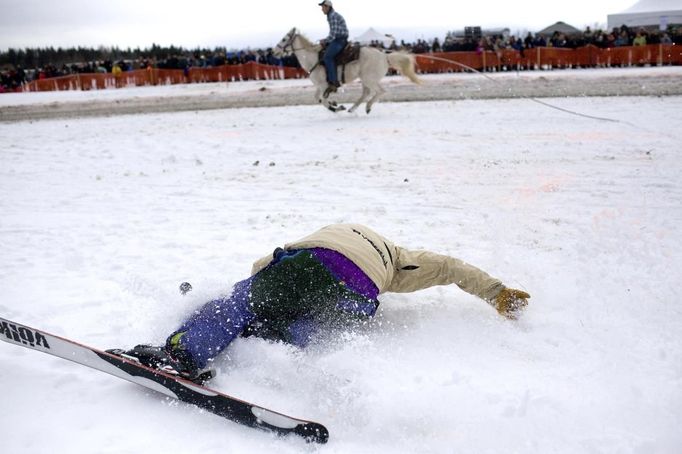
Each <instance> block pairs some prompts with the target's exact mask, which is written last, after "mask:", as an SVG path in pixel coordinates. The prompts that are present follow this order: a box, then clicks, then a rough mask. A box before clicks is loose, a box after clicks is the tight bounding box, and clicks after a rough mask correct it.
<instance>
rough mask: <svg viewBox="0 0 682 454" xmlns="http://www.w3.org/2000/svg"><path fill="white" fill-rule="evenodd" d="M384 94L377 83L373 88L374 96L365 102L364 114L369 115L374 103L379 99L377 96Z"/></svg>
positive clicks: (384, 91)
mask: <svg viewBox="0 0 682 454" xmlns="http://www.w3.org/2000/svg"><path fill="white" fill-rule="evenodd" d="M384 93H386V90H384V88H383V87H382V86H381V85H379V84H378V83H377V84H376V86H375V87H374V96H372V97H371V98H370V100H369V101H367V105H366V106H365V112H367V113H370V112H371V111H372V106H373V105H374V103H375V102H377V100H378V99H379V96H381V95H383V94H384Z"/></svg>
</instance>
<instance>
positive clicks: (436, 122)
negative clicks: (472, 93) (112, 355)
mask: <svg viewBox="0 0 682 454" xmlns="http://www.w3.org/2000/svg"><path fill="white" fill-rule="evenodd" d="M569 77H570V76H569ZM195 87H196V86H195ZM294 88H295V87H294ZM156 90H157V91H156V95H155V96H163V95H164V94H167V95H168V96H171V94H172V93H174V92H173V90H178V88H176V87H165V88H161V89H156ZM126 92H127V93H128V96H131V97H133V96H137V94H138V93H139V91H137V90H134V89H131V90H117V91H109V92H97V93H93V92H90V93H88V94H87V96H95V97H96V98H97V97H99V96H103V97H106V96H112V94H111V93H115V94H116V96H124V95H125V94H126ZM6 96H8V95H3V96H0V102H6V103H12V102H15V101H14V100H15V99H16V95H11V96H10V97H6ZM54 96H56V95H55V94H31V95H30V99H31V101H30V103H38V104H40V103H50V102H53V101H52V97H54ZM60 96H61V94H60ZM77 96H81V95H77ZM39 97H42V100H40V99H39ZM26 99H28V98H26ZM36 100H38V101H36ZM545 101H547V102H549V103H551V104H552V105H555V106H557V107H560V108H563V109H567V110H571V111H576V112H580V113H583V114H587V115H591V116H594V117H603V118H610V119H613V120H618V121H601V120H595V119H591V118H587V117H581V116H576V115H571V114H569V113H566V112H562V111H559V110H556V109H551V108H548V107H546V106H543V105H540V104H538V103H533V102H530V101H529V100H526V99H515V100H465V101H434V102H418V103H417V102H413V103H390V102H384V103H380V104H378V105H376V106H375V108H374V111H373V112H372V114H371V115H369V116H367V115H365V114H364V113H363V114H357V115H348V114H346V113H343V114H337V115H334V114H332V113H330V112H328V111H325V110H323V109H322V108H320V107H319V106H289V107H273V108H239V109H226V110H210V111H196V112H194V111H193V112H178V113H162V114H158V113H157V114H139V115H120V116H111V117H90V118H81V119H52V120H43V121H32V122H29V121H24V122H13V123H0V158H1V162H2V165H1V166H0V213H2V214H1V215H0V247H1V248H2V260H1V261H0V314H2V316H4V317H6V318H9V319H12V320H16V321H18V322H21V323H24V324H27V325H32V326H35V327H38V328H42V329H45V330H47V331H49V332H52V333H54V334H58V335H59V334H61V335H65V336H67V337H71V338H73V339H77V340H80V341H82V342H84V343H87V344H90V345H93V346H98V347H102V348H109V347H130V346H132V345H134V344H135V343H139V342H154V343H159V342H163V340H164V339H165V336H166V335H167V334H168V333H169V332H171V331H172V330H173V329H174V328H175V327H176V326H177V324H178V323H179V322H180V321H181V320H182V319H183V317H185V316H186V315H187V314H189V313H190V312H191V311H192V309H193V308H196V307H197V306H199V305H201V304H202V303H203V302H204V301H206V300H207V299H209V298H212V297H214V296H216V295H220V294H224V293H226V292H228V291H229V288H230V285H231V284H232V283H234V282H235V281H237V280H240V279H242V278H244V277H246V276H247V275H248V273H249V270H250V265H251V262H252V261H253V260H255V259H256V258H259V257H261V256H262V255H264V254H267V253H269V252H270V251H271V250H272V249H274V248H275V247H276V246H280V245H282V244H283V243H284V242H286V241H289V240H292V239H296V238H299V237H301V236H303V235H305V234H307V233H309V232H311V231H312V230H315V229H317V228H319V227H321V226H323V225H326V224H329V223H334V222H359V223H365V224H367V225H370V226H372V227H374V228H375V229H376V230H378V231H380V232H382V233H384V234H385V235H386V236H388V237H390V238H391V239H393V240H394V241H395V242H396V243H398V244H401V245H404V246H407V247H410V248H425V249H430V250H434V251H438V252H441V253H446V254H451V255H453V256H457V257H459V258H462V259H465V260H467V261H469V262H471V263H473V264H475V265H478V266H480V267H481V268H483V269H484V270H486V271H488V272H489V273H491V274H492V275H494V276H496V277H499V278H500V279H502V280H503V282H505V283H506V284H508V285H510V286H513V287H517V288H523V289H525V290H527V291H528V292H529V293H530V294H531V295H532V299H531V301H530V305H529V307H528V310H527V312H526V313H525V315H524V317H523V318H522V319H521V320H519V321H518V322H510V321H507V320H504V319H502V318H501V317H499V316H498V315H497V314H496V313H495V312H494V311H493V310H492V309H491V308H490V307H489V306H488V305H486V304H485V303H483V302H481V301H479V300H477V299H476V298H475V297H472V296H470V295H467V294H465V293H463V292H462V291H460V290H459V289H457V288H456V287H454V286H452V287H439V288H434V289H430V290H426V291H422V292H418V293H413V294H401V295H397V294H386V295H383V296H382V298H381V301H382V305H381V306H380V310H379V314H378V316H377V317H376V318H375V319H374V320H372V321H371V323H369V324H368V325H367V326H365V327H363V328H362V329H361V330H359V331H356V332H348V333H336V334H335V335H334V336H333V337H328V338H323V339H320V340H319V341H317V342H316V343H315V344H314V345H313V346H312V347H311V348H309V349H306V350H303V351H301V350H297V349H295V348H292V347H289V346H285V345H280V344H273V343H268V342H265V341H263V340H258V339H253V338H249V339H240V340H237V341H236V342H235V343H234V344H233V345H232V346H231V347H230V348H229V349H228V350H227V351H226V353H225V354H224V355H222V356H221V357H220V358H219V359H218V360H217V366H218V367H219V369H220V372H221V374H220V375H219V377H217V378H216V379H215V380H214V382H213V384H212V386H213V387H215V388H217V389H220V390H221V391H223V392H225V393H228V394H232V395H235V396H239V397H242V398H244V399H247V400H251V401H254V402H256V403H259V404H263V405H265V406H268V407H270V408H273V409H275V410H279V411H282V412H285V413H288V414H291V415H293V416H298V417H302V418H307V419H313V420H317V421H319V422H322V423H323V424H325V425H326V426H327V427H328V428H329V430H330V432H331V438H330V441H329V443H328V444H327V445H324V446H317V445H307V444H305V443H304V442H303V441H301V440H299V439H297V438H284V439H282V438H278V437H276V436H274V435H272V434H269V433H267V432H261V431H256V430H253V429H248V428H244V427H242V426H239V425H236V424H233V423H230V422H227V421H225V420H223V419H221V418H218V417H215V416H213V415H211V414H208V413H205V412H202V411H199V410H197V409H195V408H194V407H191V406H187V405H184V404H178V403H176V402H173V401H169V400H167V399H166V398H164V397H163V396H162V395H160V394H155V393H152V392H148V391H146V390H144V389H142V388H140V387H136V386H135V385H132V384H129V383H127V382H125V381H123V380H120V379H117V378H114V377H110V376H108V375H106V374H103V373H100V372H97V371H93V370H90V369H87V368H84V367H82V366H79V365H75V364H72V363H70V362H68V361H64V360H60V359H56V358H52V357H49V356H47V355H43V354H40V353H37V352H33V351H29V350H26V349H21V348H17V347H14V346H11V345H9V344H5V343H0V389H2V406H1V408H2V411H0V440H1V442H0V445H1V446H2V451H3V452H12V453H19V452H22V453H23V452H25V453H48V452H49V453H57V452H59V453H92V452H112V453H138V452H145V451H149V452H173V453H180V452H183V453H185V452H196V453H202V454H208V453H226V452H258V453H271V452H274V451H277V452H279V453H301V452H320V453H373V454H381V453H387V454H388V453H500V452H520V453H547V452H555V453H576V452H586V453H587V452H589V453H615V452H618V453H670V454H673V453H679V452H680V449H681V447H682V431H680V427H682V337H681V335H680V329H681V327H682V304H680V297H679V292H680V291H679V283H680V281H681V278H682V272H681V271H680V268H681V267H682V242H681V241H680V238H682V184H681V183H680V175H682V163H681V161H680V153H681V150H682V147H681V145H680V144H681V143H682V131H681V129H680V125H682V97H680V96H667V97H666V96H663V97H616V98H595V97H584V98H556V99H546V100H545ZM19 104H21V103H19ZM5 106H7V104H5ZM182 281H190V282H192V284H193V285H194V291H193V292H191V293H189V294H187V295H186V296H184V297H183V296H181V295H180V294H179V292H178V290H177V287H178V284H179V283H180V282H182Z"/></svg>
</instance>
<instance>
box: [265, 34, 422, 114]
mask: <svg viewBox="0 0 682 454" xmlns="http://www.w3.org/2000/svg"><path fill="white" fill-rule="evenodd" d="M321 49H322V46H321V45H319V44H313V43H312V42H310V40H308V38H306V37H305V36H303V35H302V34H300V33H299V32H298V30H296V27H294V28H292V29H291V30H289V33H287V34H286V35H284V38H282V40H281V41H280V42H279V43H278V44H277V46H276V47H275V49H274V50H273V53H274V54H275V55H276V56H278V57H281V56H283V55H290V54H291V53H293V54H294V55H296V58H297V59H298V62H299V63H300V65H301V67H302V68H303V69H304V70H305V71H306V72H307V73H308V75H309V77H310V80H311V81H312V82H313V84H314V85H315V88H316V90H315V99H317V101H318V102H319V103H321V104H322V105H323V106H325V107H326V108H327V109H329V110H331V111H332V112H338V111H340V110H345V107H344V106H342V105H341V106H340V105H338V104H337V103H336V102H335V101H329V100H328V99H327V98H325V97H323V96H322V94H323V93H324V90H325V89H326V88H327V70H326V69H325V67H324V63H323V62H322V61H320V58H319V55H320V50H321ZM414 67H415V63H414V55H412V54H410V53H407V52H390V53H387V52H384V51H382V50H379V49H377V48H374V47H367V46H362V47H361V48H360V56H359V58H358V59H357V60H354V61H352V62H350V63H346V65H345V69H344V70H343V71H342V70H341V68H339V74H342V73H343V74H344V77H343V78H344V79H345V81H346V82H352V81H354V80H356V79H360V82H361V83H362V94H361V95H360V98H359V99H358V100H357V101H356V102H355V104H353V106H352V107H351V108H350V109H349V110H348V112H351V113H352V112H354V111H355V109H357V108H358V106H359V105H360V104H361V103H362V102H363V101H365V100H367V104H366V105H365V111H366V112H367V113H370V111H371V110H372V106H373V105H374V103H375V102H376V101H377V100H378V99H379V97H380V96H381V95H382V94H384V93H385V90H384V89H383V87H382V86H381V85H380V83H379V82H380V81H381V78H382V77H384V76H385V75H386V73H387V71H388V69H389V68H393V69H395V70H398V71H400V73H401V74H402V75H403V76H406V77H407V78H409V79H410V80H411V81H412V82H414V83H415V84H419V83H421V81H420V80H419V78H418V77H417V74H416V73H415V68H414ZM370 95H371V96H370Z"/></svg>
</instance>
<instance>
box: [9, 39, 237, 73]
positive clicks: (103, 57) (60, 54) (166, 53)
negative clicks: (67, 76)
mask: <svg viewBox="0 0 682 454" xmlns="http://www.w3.org/2000/svg"><path fill="white" fill-rule="evenodd" d="M216 53H223V54H225V53H226V49H225V48H224V47H223V48H220V47H218V48H215V49H202V48H196V49H191V50H190V49H183V48H182V47H177V46H173V45H171V46H168V47H165V46H159V45H158V44H152V46H151V48H145V49H140V48H139V47H136V48H135V49H131V48H130V47H128V48H127V49H120V48H118V47H103V46H100V47H98V48H97V49H95V48H92V47H80V46H79V47H70V48H67V49H64V48H61V47H58V48H56V49H55V48H54V47H45V48H26V49H12V48H10V49H8V50H7V51H0V68H1V67H5V66H7V65H12V66H14V67H21V68H39V67H43V66H46V65H48V64H49V65H54V66H58V67H59V66H62V65H64V64H71V63H81V62H92V61H107V60H108V61H120V60H136V59H138V58H148V59H156V60H162V59H166V58H168V57H170V56H179V55H185V56H195V58H199V56H200V55H204V54H205V55H212V54H216Z"/></svg>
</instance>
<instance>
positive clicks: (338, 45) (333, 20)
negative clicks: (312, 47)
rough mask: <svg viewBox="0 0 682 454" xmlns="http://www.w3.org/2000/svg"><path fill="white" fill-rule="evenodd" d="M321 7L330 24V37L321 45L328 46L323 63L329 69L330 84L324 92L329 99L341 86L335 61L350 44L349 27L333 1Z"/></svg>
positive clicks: (328, 79)
mask: <svg viewBox="0 0 682 454" xmlns="http://www.w3.org/2000/svg"><path fill="white" fill-rule="evenodd" d="M319 5H320V6H321V7H322V12H323V13H324V14H325V15H326V16H327V22H329V36H327V37H326V38H325V39H323V40H322V41H321V44H322V45H323V46H326V49H325V51H324V58H323V62H324V66H325V68H326V69H327V83H328V84H329V85H328V87H327V89H326V90H325V91H324V97H325V98H327V97H328V96H329V94H330V93H334V92H335V91H336V89H337V88H338V87H340V86H341V84H340V83H339V80H338V76H337V74H336V63H335V61H334V60H335V58H336V56H337V55H338V54H340V53H341V51H342V50H343V49H344V48H345V47H346V44H348V27H346V21H345V20H344V18H343V16H341V15H340V14H339V13H337V12H336V10H335V9H334V7H333V5H332V2H331V0H323V1H322V3H319Z"/></svg>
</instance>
